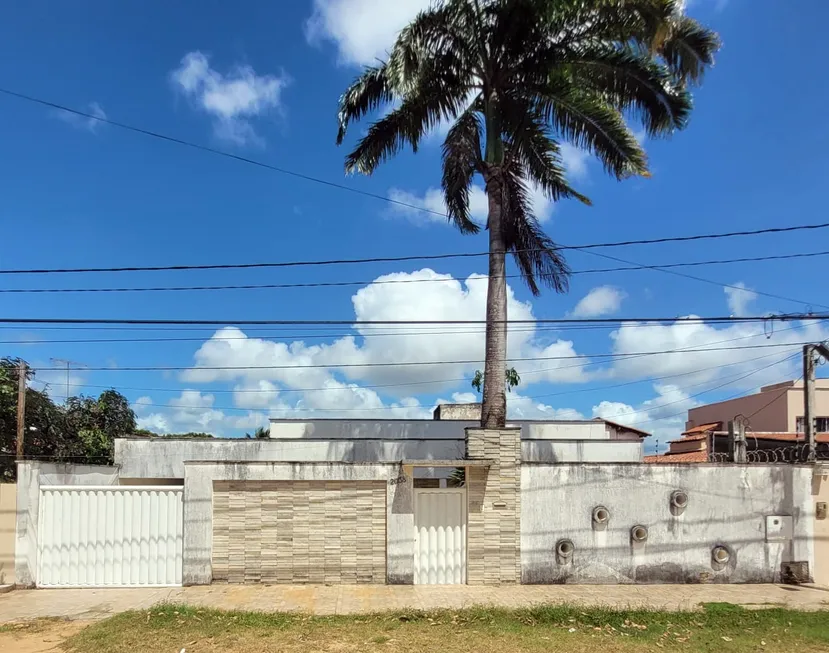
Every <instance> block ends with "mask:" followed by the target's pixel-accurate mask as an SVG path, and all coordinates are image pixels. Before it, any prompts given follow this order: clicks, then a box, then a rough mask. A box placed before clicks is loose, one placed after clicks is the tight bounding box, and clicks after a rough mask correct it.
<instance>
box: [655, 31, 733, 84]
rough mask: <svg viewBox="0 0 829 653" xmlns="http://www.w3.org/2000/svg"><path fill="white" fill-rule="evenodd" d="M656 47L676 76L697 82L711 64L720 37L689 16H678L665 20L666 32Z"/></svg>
mask: <svg viewBox="0 0 829 653" xmlns="http://www.w3.org/2000/svg"><path fill="white" fill-rule="evenodd" d="M658 49H659V52H660V54H662V56H663V57H664V58H665V61H666V63H667V64H668V66H669V67H670V69H671V71H672V72H673V73H674V75H676V77H677V78H678V79H680V80H682V81H690V82H693V83H698V82H700V81H701V80H702V76H703V74H704V73H705V69H706V68H707V67H709V66H712V65H713V64H714V55H715V54H716V52H717V51H718V50H719V49H720V39H719V37H718V36H717V34H716V33H715V32H713V31H712V30H710V29H707V28H706V27H703V26H702V25H700V24H699V23H698V22H697V21H695V20H694V19H693V18H689V17H688V16H678V17H676V18H674V20H672V21H671V22H670V23H669V29H668V33H667V35H666V37H665V39H664V40H663V41H662V42H661V43H660V44H659V48H658Z"/></svg>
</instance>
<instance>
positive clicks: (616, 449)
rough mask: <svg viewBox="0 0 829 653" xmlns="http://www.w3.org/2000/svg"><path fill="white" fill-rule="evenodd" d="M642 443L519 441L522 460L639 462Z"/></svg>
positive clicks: (616, 441) (622, 441)
mask: <svg viewBox="0 0 829 653" xmlns="http://www.w3.org/2000/svg"><path fill="white" fill-rule="evenodd" d="M642 447H643V444H642V442H640V441H639V440H638V439H637V440H635V441H627V440H522V441H521V460H522V462H525V463H579V462H582V463H641V462H642V451H643V449H642Z"/></svg>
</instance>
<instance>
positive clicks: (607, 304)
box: [572, 286, 627, 317]
mask: <svg viewBox="0 0 829 653" xmlns="http://www.w3.org/2000/svg"><path fill="white" fill-rule="evenodd" d="M625 297H627V295H626V294H625V293H624V291H622V290H620V289H619V288H615V287H613V286H598V287H596V288H593V290H591V291H590V292H589V293H587V295H585V296H584V297H582V298H581V300H580V301H579V303H578V304H576V308H574V309H573V313H572V314H573V317H599V316H600V315H612V314H613V313H616V312H617V311H618V310H619V309H620V308H621V306H622V300H623V299H624V298H625Z"/></svg>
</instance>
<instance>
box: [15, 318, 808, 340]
mask: <svg viewBox="0 0 829 653" xmlns="http://www.w3.org/2000/svg"><path fill="white" fill-rule="evenodd" d="M651 326H652V325H650V324H647V323H643V324H639V323H635V324H626V325H625V328H631V329H645V328H650V327H651ZM617 327H618V325H617V324H600V325H593V326H590V325H587V326H580V325H573V326H562V327H558V326H545V325H541V326H539V327H537V328H536V327H533V326H530V325H527V326H520V327H516V328H513V329H510V333H530V334H538V333H547V332H552V333H566V332H568V331H593V330H596V329H615V328H617ZM6 328H22V327H6ZM55 328H56V327H55ZM90 328H92V327H90ZM796 328H798V327H797V326H793V327H787V328H785V329H780V330H778V331H777V332H776V333H782V332H784V331H791V330H792V329H796ZM173 331H174V332H175V331H176V330H173ZM182 331H186V330H183V329H182ZM210 331H213V329H210ZM484 333H485V329H484V328H478V329H449V330H445V329H428V330H427V329H419V330H417V331H387V332H371V331H368V332H360V333H358V334H354V333H352V332H351V331H341V332H339V333H282V332H277V333H266V334H250V333H249V334H244V335H241V336H224V335H223V336H221V337H216V335H215V332H214V334H213V335H212V336H210V337H207V338H205V336H200V337H187V338H183V337H174V338H170V337H164V338H161V337H156V338H66V339H49V340H46V339H34V340H31V339H30V340H0V344H3V345H53V344H107V343H118V342H128V343H144V342H206V341H211V340H212V341H215V342H225V341H236V340H242V341H244V340H251V339H255V338H263V337H267V336H270V337H277V338H278V339H280V340H311V339H318V338H342V337H345V336H355V335H356V336H357V337H360V338H363V339H369V338H393V337H407V338H410V337H420V336H429V337H432V336H436V335H439V336H458V335H483V334H484ZM761 335H768V334H766V333H759V334H756V336H745V337H751V338H753V337H757V336H761ZM741 339H743V338H737V340H741ZM725 342H731V340H727V341H725ZM708 344H716V343H708Z"/></svg>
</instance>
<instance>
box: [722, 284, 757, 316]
mask: <svg viewBox="0 0 829 653" xmlns="http://www.w3.org/2000/svg"><path fill="white" fill-rule="evenodd" d="M723 290H724V291H725V296H726V301H728V310H729V311H731V314H732V315H734V316H736V317H744V316H746V315H748V308H749V305H750V304H751V303H752V302H753V301H754V300H756V299H757V293H756V292H754V291H753V290H751V289H750V288H747V287H746V285H745V284H744V283H743V282H742V281H739V282H737V283H735V284H734V285H733V286H732V287H729V286H726V287H724V288H723Z"/></svg>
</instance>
